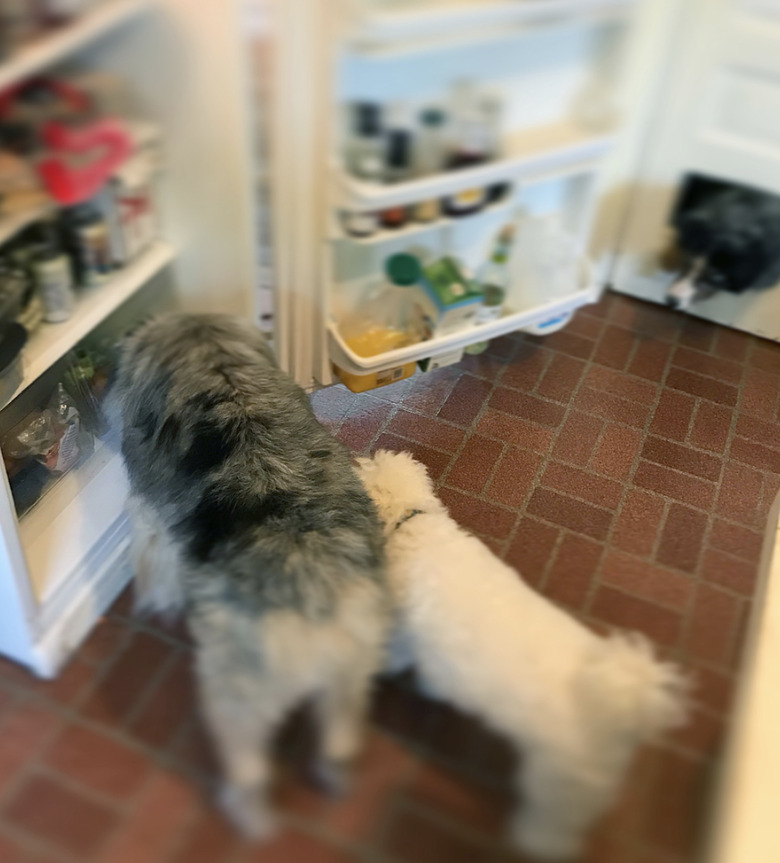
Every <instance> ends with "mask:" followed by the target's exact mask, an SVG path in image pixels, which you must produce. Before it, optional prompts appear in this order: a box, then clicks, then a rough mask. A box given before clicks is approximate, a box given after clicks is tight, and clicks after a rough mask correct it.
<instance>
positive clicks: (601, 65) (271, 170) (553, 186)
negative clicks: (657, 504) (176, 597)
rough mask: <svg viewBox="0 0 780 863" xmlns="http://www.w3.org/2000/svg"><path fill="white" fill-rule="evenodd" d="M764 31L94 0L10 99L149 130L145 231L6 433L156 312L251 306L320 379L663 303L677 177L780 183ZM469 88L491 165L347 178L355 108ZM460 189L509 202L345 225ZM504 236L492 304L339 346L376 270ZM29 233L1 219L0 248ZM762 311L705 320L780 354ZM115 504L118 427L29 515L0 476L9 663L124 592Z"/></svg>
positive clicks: (586, 4) (572, 1)
mask: <svg viewBox="0 0 780 863" xmlns="http://www.w3.org/2000/svg"><path fill="white" fill-rule="evenodd" d="M778 15H780V6H779V5H778V3H777V2H773V0H741V2H740V0H689V2H686V3H685V4H678V3H676V2H674V0H418V2H408V0H243V2H241V0H206V2H198V3H194V2H192V0H98V2H91V3H88V4H86V6H85V11H84V12H83V14H82V15H81V16H80V17H79V18H78V19H77V20H76V21H75V22H73V23H71V24H69V25H67V26H65V27H62V28H60V29H57V30H54V31H52V32H51V34H50V35H47V36H45V38H41V39H39V40H36V41H35V42H33V43H31V44H30V45H29V46H26V47H23V48H22V49H20V50H19V51H17V52H15V53H12V54H11V55H10V56H9V57H7V58H6V59H5V60H4V61H3V62H2V63H1V64H0V89H2V90H4V89H6V88H8V87H11V86H13V85H17V84H19V83H20V82H22V81H24V80H26V79H29V78H30V77H32V76H35V75H39V74H43V73H55V74H60V73H62V74H63V75H71V74H80V75H84V74H90V73H92V74H100V75H108V76H115V77H116V78H118V79H121V80H123V81H124V82H126V84H127V86H126V87H125V88H123V89H122V90H121V95H117V96H116V100H115V101H116V104H111V105H110V107H111V109H112V110H113V111H114V112H115V113H116V114H118V115H120V116H122V117H125V118H132V119H134V120H138V121H139V122H141V121H142V122H145V123H151V124H153V125H154V127H155V128H156V129H157V130H158V131H159V137H160V141H161V159H160V161H161V175H160V178H159V182H158V208H159V222H160V226H161V227H160V239H158V240H157V241H156V242H154V243H153V244H152V245H150V246H149V247H148V248H147V249H146V250H145V251H144V253H143V254H142V255H140V256H139V257H137V258H136V259H135V260H134V261H133V262H132V264H131V265H129V266H127V267H125V268H124V269H122V270H120V271H118V272H117V274H116V275H115V276H113V277H112V278H111V279H109V280H108V281H107V282H106V283H105V284H104V285H102V286H101V287H100V288H99V289H96V290H94V291H87V292H85V293H84V294H83V295H81V296H80V297H79V300H78V302H77V306H76V309H75V312H74V314H73V315H72V317H71V318H70V319H69V320H68V321H66V322H65V323H61V324H44V325H43V326H42V327H41V328H39V329H38V330H36V331H35V332H34V333H33V334H32V335H31V337H30V340H29V342H28V344H27V345H26V347H25V348H24V351H23V353H22V358H21V371H20V378H19V380H18V381H17V382H16V383H15V385H14V386H13V387H12V388H11V389H10V391H9V392H7V393H6V398H5V399H4V401H3V404H2V409H0V432H2V433H3V434H5V433H6V432H7V431H8V429H10V428H11V427H13V426H14V424H15V423H16V422H18V420H19V419H20V418H21V417H23V416H24V414H25V412H26V411H29V410H30V409H31V408H32V407H34V406H35V405H36V404H39V403H40V400H41V398H42V394H43V393H45V392H47V391H50V390H51V388H52V387H53V385H54V384H55V383H56V381H57V380H58V378H59V376H61V375H62V371H63V363H64V362H65V360H66V357H67V355H68V353H69V351H71V350H72V349H73V348H74V347H76V346H77V345H79V344H80V343H81V342H82V341H83V340H85V339H87V340H88V339H91V338H97V337H100V338H109V339H111V338H115V337H117V336H119V335H121V334H122V333H123V332H125V331H126V329H127V328H128V327H129V326H131V325H132V323H133V322H134V321H137V320H139V319H140V318H142V317H145V316H147V315H149V314H152V313H155V312H157V311H162V310H166V309H184V310H188V311H197V312H226V313H231V314H238V315H242V316H245V317H249V318H251V319H252V320H253V321H254V323H255V324H256V325H257V326H258V327H259V328H261V329H262V330H263V331H264V332H266V333H267V334H268V337H269V339H271V340H272V342H273V346H274V349H275V352H276V354H277V357H278V359H279V362H280V364H281V365H282V367H283V368H284V369H285V370H286V371H288V372H289V374H290V375H291V376H292V377H293V378H294V379H295V380H296V381H297V382H298V383H299V384H300V385H301V386H302V387H304V388H306V389H308V390H312V389H314V388H316V387H319V386H327V385H330V384H333V383H336V382H338V381H339V380H340V378H345V379H347V378H349V379H351V380H354V379H358V380H363V381H365V380H366V379H370V380H372V381H373V382H374V383H377V382H382V381H389V380H394V379H396V376H397V375H398V374H399V373H404V372H403V370H405V369H407V370H408V369H409V368H411V369H417V368H418V364H419V363H420V362H422V363H423V364H425V365H427V367H428V368H435V367H437V366H439V365H443V364H446V363H450V362H456V361H457V360H458V359H459V357H460V356H461V355H462V352H463V350H464V349H467V348H469V347H470V346H472V345H475V344H479V343H483V342H486V341H489V340H490V339H492V338H496V337H499V336H501V335H503V334H506V333H510V332H515V331H518V330H522V331H526V332H531V333H534V334H537V335H539V336H541V337H543V336H544V335H545V334H547V333H552V332H554V331H556V330H558V329H561V328H562V327H565V325H566V323H567V321H568V320H569V318H570V317H571V315H572V313H573V312H574V311H575V310H576V309H577V308H578V307H580V306H582V305H584V304H587V303H592V302H595V301H596V300H597V299H598V298H599V296H600V294H601V292H602V291H603V290H604V288H605V286H606V285H607V284H608V283H609V284H611V285H612V286H613V287H614V288H615V289H616V290H620V291H625V292H627V293H632V294H634V295H637V296H641V297H643V298H647V299H651V300H655V301H663V296H664V291H665V289H666V286H667V284H668V278H669V274H668V273H667V274H660V275H659V274H658V273H657V272H656V271H655V269H657V267H656V260H655V259H656V258H657V257H658V256H659V255H660V250H661V249H662V248H663V244H664V242H665V239H664V238H665V237H666V236H667V234H668V219H669V212H670V207H672V205H673V201H674V200H675V196H676V194H677V189H678V187H679V184H680V182H681V179H682V178H683V177H684V175H685V173H686V171H689V170H693V169H697V170H703V171H709V172H718V173H719V174H720V175H721V176H726V177H729V178H733V179H736V180H742V181H745V182H752V183H761V184H763V185H764V186H765V187H770V188H774V189H775V190H777V189H778V188H780V166H778V164H777V160H780V156H778V153H780V150H778V149H777V142H778V139H779V138H780V127H779V126H778V120H777V116H778V112H777V111H775V110H773V106H776V105H777V104H778V102H777V100H778V96H777V93H778V92H779V91H778V89H777V80H778V79H777V78H776V77H772V76H773V75H775V76H776V75H777V71H778V70H777V68H776V67H777V66H778V63H780V60H778V59H777V58H778V57H780V51H777V50H776V49H777V48H778V46H780V36H778V32H780V31H778V26H777V18H778ZM694 24H695V26H694ZM464 81H465V82H469V85H470V86H471V87H472V89H473V88H477V90H478V91H479V92H481V93H490V96H491V99H492V100H493V101H492V104H493V105H498V106H499V116H500V119H499V120H497V121H496V127H495V128H496V129H498V134H497V135H496V136H495V140H494V141H493V145H494V150H493V151H492V152H491V154H490V158H488V159H483V160H481V161H479V162H477V163H474V164H471V165H469V166H465V167H464V166H459V167H458V168H457V169H455V168H453V169H451V170H450V169H443V170H437V171H435V172H433V173H428V174H425V175H413V176H409V177H405V178H402V179H400V180H399V181H398V182H394V183H380V182H372V181H369V180H366V179H365V178H356V177H355V176H354V174H353V173H351V168H350V164H349V157H348V153H349V147H350V135H351V134H352V133H351V123H352V120H351V116H352V113H353V111H354V108H353V106H354V105H356V104H361V103H371V104H377V105H380V106H382V108H383V110H387V112H388V114H389V113H391V112H393V111H395V112H399V111H400V112H401V113H402V114H405V115H406V117H410V116H411V117H412V118H414V117H417V116H418V115H419V112H420V111H421V110H424V109H425V107H426V106H431V105H438V106H442V105H443V106H445V108H446V109H447V110H449V107H450V106H451V105H452V104H453V101H452V99H453V97H452V93H453V88H454V87H458V86H461V85H462V82H464ZM117 92H118V93H119V92H120V91H117ZM459 92H462V90H461V91H459ZM107 98H109V101H110V97H107ZM398 106H402V109H399V107H398ZM718 123H720V125H717V124H718ZM474 189H482V190H485V189H490V190H497V192H496V194H495V195H492V196H491V197H490V200H489V201H488V202H487V203H486V204H485V205H484V206H481V207H480V208H479V209H478V210H477V211H475V212H473V213H470V214H467V215H464V214H458V215H451V214H450V215H448V214H447V213H446V212H444V211H441V212H440V213H439V215H437V216H436V217H435V218H433V219H432V220H431V219H428V220H426V221H416V220H414V219H406V220H405V221H404V222H403V224H401V225H396V226H395V227H393V228H386V227H383V226H382V225H381V224H380V226H379V227H378V228H377V229H376V230H373V231H372V232H371V233H370V235H369V236H360V237H357V236H354V235H352V234H351V233H350V231H349V229H348V228H347V227H346V226H347V225H349V224H350V221H349V219H350V218H351V217H353V216H354V214H365V213H369V214H373V215H374V216H375V215H376V214H377V213H378V214H386V213H387V212H388V211H391V210H393V209H395V210H398V209H399V208H401V209H406V208H408V207H413V206H414V205H416V204H417V203H419V202H421V201H441V200H446V199H452V198H453V197H456V196H459V195H460V196H462V195H464V194H468V193H470V192H471V191H472V190H474ZM380 221H381V220H380ZM507 225H512V226H513V227H514V231H515V240H514V247H513V253H512V254H511V256H510V257H509V261H508V263H507V267H508V268H509V273H510V279H509V283H508V288H507V291H506V296H505V298H504V302H503V307H502V309H501V313H500V315H499V316H497V317H493V318H492V319H488V320H485V321H484V322H481V323H477V324H474V323H473V321H472V322H471V323H470V324H469V325H468V326H464V327H461V328H455V329H450V330H447V329H443V328H439V329H434V331H433V332H432V333H429V336H430V337H429V338H427V339H426V340H424V341H418V342H415V343H412V344H406V345H401V346H396V347H392V348H390V349H388V350H385V351H383V352H381V353H379V354H375V355H372V356H368V357H366V356H363V355H361V354H360V353H358V352H356V351H355V350H354V349H353V348H352V347H351V346H350V344H349V339H348V338H347V336H346V335H345V333H346V322H347V321H348V320H350V318H351V317H354V316H355V315H356V314H359V313H360V311H361V308H362V304H364V303H365V302H366V297H367V296H371V295H372V293H371V292H372V291H375V290H376V286H377V285H378V284H381V283H382V282H383V280H385V279H386V276H385V270H386V262H387V260H388V258H390V257H392V256H393V255H396V254H413V255H415V256H416V257H417V258H418V259H419V260H421V261H422V262H423V263H428V262H431V261H437V260H440V259H442V258H444V257H447V256H454V257H456V258H457V259H458V261H459V265H462V266H463V267H464V268H465V270H466V271H474V272H479V270H480V268H481V267H483V266H484V264H485V261H486V260H487V258H488V257H489V256H490V253H491V249H493V248H494V246H495V242H496V237H497V235H498V234H499V233H500V232H501V230H502V229H504V228H506V226H507ZM17 228H18V224H16V223H14V222H13V220H9V219H7V218H0V245H1V244H2V243H4V242H6V241H7V240H8V239H9V238H10V237H11V236H12V235H13V233H14V232H15V231H16V230H17ZM540 250H541V251H540ZM531 261H533V266H531V264H530V263H529V262H531ZM654 268H655V269H654ZM561 274H563V275H561ZM665 279H666V280H667V281H664V280H665ZM775 293H776V292H775ZM778 296H780V295H778ZM775 303H776V300H775V298H774V294H773V293H772V292H765V293H764V294H763V295H762V298H761V300H760V301H759V300H757V299H755V298H750V297H748V298H747V299H746V298H745V297H742V298H738V297H737V298H731V297H725V298H716V299H715V300H714V301H710V304H709V305H706V306H705V305H702V306H701V307H699V308H694V310H693V313H695V314H699V315H702V316H705V317H709V318H711V319H713V320H717V321H720V322H723V323H727V324H730V325H733V326H738V327H741V328H743V329H749V330H752V331H755V332H760V333H761V334H762V335H767V336H769V337H771V338H780V307H777V308H775V305H774V304H775ZM399 369H400V370H402V371H401V372H399V371H398V370H399ZM418 373H420V372H418ZM125 494H126V483H125V478H124V473H123V469H122V463H121V454H120V452H119V449H118V446H117V443H116V441H115V440H113V439H111V437H110V435H109V436H107V437H106V438H105V439H101V440H98V441H97V443H96V445H95V449H94V453H93V454H92V455H91V456H90V457H89V458H87V459H85V460H83V461H82V463H80V464H79V465H78V467H77V468H75V469H74V470H72V471H71V472H69V473H68V474H66V475H65V476H63V477H62V478H61V479H60V480H59V481H58V482H57V483H56V484H54V485H52V487H51V488H50V489H49V490H48V491H47V492H46V493H45V494H44V495H43V496H42V497H41V499H40V500H39V501H38V502H37V503H36V504H35V505H34V506H33V507H31V508H30V510H29V511H28V512H26V513H24V514H23V515H21V516H19V515H17V513H16V510H15V506H14V501H13V496H12V493H11V488H10V484H9V477H8V473H7V471H6V469H5V467H4V470H3V480H2V492H0V609H1V610H0V655H3V656H7V657H9V658H11V659H13V660H16V661H18V662H20V663H22V664H24V665H26V666H28V667H29V668H31V669H32V670H33V671H34V672H36V673H37V674H39V675H42V676H52V675H54V674H56V672H57V670H58V669H59V668H60V667H61V666H62V664H63V663H64V662H65V660H66V659H67V658H68V656H69V655H70V654H71V653H72V652H73V650H74V649H75V647H76V646H77V645H78V644H79V643H80V641H81V640H83V638H84V637H85V635H86V634H87V633H88V632H89V630H90V628H91V627H92V626H93V625H94V623H95V622H96V620H97V619H98V618H99V616H100V615H101V614H102V613H103V611H104V610H105V609H106V608H107V607H108V605H109V604H110V603H111V602H112V601H113V599H114V598H115V597H116V596H117V594H118V593H119V592H120V591H121V590H122V588H123V587H124V586H125V585H126V583H127V582H128V580H129V578H130V577H131V573H130V570H129V565H128V561H127V546H128V523H127V518H126V515H125V513H124V499H125Z"/></svg>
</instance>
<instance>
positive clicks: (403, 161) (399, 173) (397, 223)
mask: <svg viewBox="0 0 780 863" xmlns="http://www.w3.org/2000/svg"><path fill="white" fill-rule="evenodd" d="M410 145H411V135H410V134H409V132H408V131H407V130H406V129H394V130H393V131H392V132H390V134H389V135H388V152H387V169H386V172H385V180H386V182H388V183H401V182H403V181H404V180H406V179H408V177H409V176H410V175H411V152H410V150H411V146H410ZM406 213H407V211H406V207H405V206H396V207H389V208H388V209H387V210H384V211H383V212H382V216H381V221H382V224H383V225H384V227H385V228H402V227H403V226H404V225H405V224H406Z"/></svg>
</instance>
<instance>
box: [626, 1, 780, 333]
mask: <svg viewBox="0 0 780 863" xmlns="http://www.w3.org/2000/svg"><path fill="white" fill-rule="evenodd" d="M651 2H652V0H651ZM775 20H776V22H777V23H775ZM677 26H678V28H679V30H678V33H681V34H683V36H682V38H681V39H680V45H679V50H677V51H676V52H675V56H674V58H673V61H672V62H673V69H672V73H671V75H669V78H668V80H669V81H670V86H669V87H668V88H667V92H666V93H665V94H664V98H662V99H661V100H659V105H658V107H657V108H656V110H655V118H654V121H653V122H652V123H651V129H650V134H649V140H648V141H647V142H646V146H645V152H644V157H643V160H642V164H641V166H640V169H639V177H638V183H637V186H636V192H635V194H634V195H633V196H632V202H631V206H630V212H629V215H628V219H627V224H626V225H625V231H624V234H623V237H622V240H621V247H620V250H619V256H618V259H617V264H616V266H615V268H614V270H613V273H612V284H613V286H614V287H615V288H616V289H617V290H619V291H623V292H625V293H629V294H633V295H635V296H640V297H642V298H645V299H651V300H655V301H658V302H662V301H663V298H664V294H665V292H666V289H667V287H668V285H669V283H670V282H671V280H672V279H673V278H674V276H673V274H670V273H665V272H663V271H662V270H660V269H659V266H658V261H659V258H660V256H661V254H662V253H663V251H664V249H665V247H666V245H667V243H668V239H669V231H668V228H667V222H668V217H669V214H670V212H671V209H672V207H673V205H674V202H675V199H676V195H677V191H678V187H679V184H680V181H681V180H682V178H683V177H684V175H685V174H687V173H688V172H696V173H700V174H709V175H712V176H714V177H718V178H723V179H727V180H733V181H735V182H738V183H743V184H746V185H752V186H757V187H759V188H763V189H766V190H767V191H770V192H774V193H777V194H780V0H687V2H686V3H685V6H684V7H683V10H682V11H681V12H680V17H679V20H678V25H677ZM691 313H692V314H694V315H698V316H701V317H705V318H709V319H711V320H715V321H718V322H719V323H724V324H728V325H731V326H735V327H738V328H740V329H744V330H748V331H750V332H755V333H757V334H759V335H763V336H766V337H768V338H772V339H775V340H780V289H778V288H773V289H770V290H767V291H751V292H748V293H746V294H742V295H731V294H720V295H717V296H715V297H713V298H712V299H710V300H707V301H704V302H699V303H696V304H695V305H694V306H693V307H692V309H691Z"/></svg>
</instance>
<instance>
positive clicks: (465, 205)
mask: <svg viewBox="0 0 780 863" xmlns="http://www.w3.org/2000/svg"><path fill="white" fill-rule="evenodd" d="M461 128H462V135H461V140H460V142H459V145H458V148H457V150H456V151H455V152H454V153H453V155H452V156H451V157H450V160H449V162H448V163H447V167H448V168H449V169H450V170H458V169H463V168H473V167H474V166H475V165H482V164H484V163H485V162H487V161H488V159H489V153H488V148H487V142H486V135H485V129H484V126H483V124H482V123H481V122H476V121H474V122H463V123H462V124H461ZM488 197H489V194H488V190H487V189H486V188H485V187H484V186H483V187H481V188H473V189H463V190H462V191H460V192H456V193H455V194H453V195H450V196H449V197H447V198H445V199H444V211H445V212H446V213H447V215H448V216H469V215H471V214H472V213H478V212H479V211H480V210H481V209H482V208H483V207H484V206H485V204H486V203H487V202H488Z"/></svg>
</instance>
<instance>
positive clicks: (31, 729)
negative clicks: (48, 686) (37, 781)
mask: <svg viewBox="0 0 780 863" xmlns="http://www.w3.org/2000/svg"><path fill="white" fill-rule="evenodd" d="M59 725H60V718H59V716H58V714H56V713H54V712H53V711H51V710H50V709H49V708H47V707H46V706H45V705H43V704H39V703H36V702H34V701H30V700H20V701H17V702H16V703H14V704H12V705H11V706H10V707H9V708H8V710H7V711H6V713H5V715H4V716H3V717H2V726H0V795H1V794H2V793H3V792H4V791H5V790H6V789H7V788H9V787H10V785H11V783H12V782H13V781H14V780H16V779H17V778H18V777H19V776H20V775H21V772H22V770H23V768H24V767H26V766H27V764H28V763H29V762H30V761H32V759H34V758H35V757H36V756H38V755H39V754H40V752H41V751H42V750H43V748H44V747H45V746H46V745H47V744H48V742H49V740H50V739H51V738H52V737H53V735H54V734H55V732H56V729H57V728H58V727H59Z"/></svg>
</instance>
